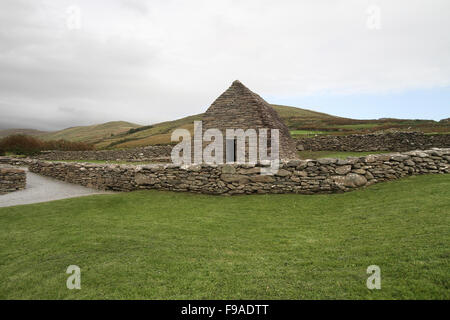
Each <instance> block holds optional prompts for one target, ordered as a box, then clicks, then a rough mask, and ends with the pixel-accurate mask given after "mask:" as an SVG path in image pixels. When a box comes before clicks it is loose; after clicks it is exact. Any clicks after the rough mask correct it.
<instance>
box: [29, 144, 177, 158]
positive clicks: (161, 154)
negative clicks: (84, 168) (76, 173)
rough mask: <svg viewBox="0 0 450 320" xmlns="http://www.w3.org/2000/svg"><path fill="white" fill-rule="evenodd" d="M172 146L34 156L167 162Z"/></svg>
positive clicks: (60, 152) (53, 152) (50, 153)
mask: <svg viewBox="0 0 450 320" xmlns="http://www.w3.org/2000/svg"><path fill="white" fill-rule="evenodd" d="M171 151H172V146H170V145H164V146H148V147H143V148H132V149H118V150H92V151H48V152H44V153H42V154H40V155H38V156H36V157H35V158H37V159H41V160H63V161H64V160H101V161H135V162H143V161H156V162H168V161H169V160H170V152H171Z"/></svg>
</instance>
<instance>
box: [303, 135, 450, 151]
mask: <svg viewBox="0 0 450 320" xmlns="http://www.w3.org/2000/svg"><path fill="white" fill-rule="evenodd" d="M296 141H297V149H298V150H310V151H321V150H330V151H399V152H402V151H410V150H427V149H431V148H449V147H450V134H436V135H425V134H423V133H421V132H394V133H381V134H375V133H374V134H352V135H346V136H318V137H313V138H299V139H296Z"/></svg>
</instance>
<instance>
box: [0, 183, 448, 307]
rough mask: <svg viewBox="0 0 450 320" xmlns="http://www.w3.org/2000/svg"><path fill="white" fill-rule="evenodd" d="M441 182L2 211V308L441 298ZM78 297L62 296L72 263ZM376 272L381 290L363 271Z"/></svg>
mask: <svg viewBox="0 0 450 320" xmlns="http://www.w3.org/2000/svg"><path fill="white" fill-rule="evenodd" d="M449 211H450V177H449V175H427V176H415V177H409V178H405V179H402V180H398V181H393V182H388V183H382V184H378V185H374V186H371V187H369V188H366V189H362V190H358V191H354V192H349V193H344V194H334V195H312V196H307V195H255V196H235V197H221V196H207V195H196V194H187V193H172V192H162V191H138V192H131V193H119V194H107V195H94V196H87V197H81V198H76V199H67V200H59V201H53V202H47V203H42V204H34V205H26V206H16V207H9V208H0V299H27V298H33V299H46V298H48V299H92V298H102V299H103V298H106V299H128V298H133V299H141V298H148V299H191V298H192V299H201V298H203V299H219V298H224V299H336V298H343V299H350V298H356V299H381V298H388V299H390V298H393V299H450V290H449V289H450V264H449V259H450V230H449V228H450V227H449V226H450V217H449V213H450V212H449ZM72 264H74V265H78V266H80V267H81V290H68V289H67V288H66V279H67V277H68V275H67V274H66V273H65V271H66V268H67V267H68V266H69V265H72ZM374 264H375V265H378V266H379V267H380V268H381V279H382V280H381V290H368V289H367V288H366V279H367V277H368V275H367V274H366V268H367V267H368V266H369V265H374Z"/></svg>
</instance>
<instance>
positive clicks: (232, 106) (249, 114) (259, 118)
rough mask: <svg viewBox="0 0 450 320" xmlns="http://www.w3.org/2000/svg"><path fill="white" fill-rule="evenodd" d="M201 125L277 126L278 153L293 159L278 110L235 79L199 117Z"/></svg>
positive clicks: (290, 145) (235, 126) (288, 139)
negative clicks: (278, 137)
mask: <svg viewBox="0 0 450 320" xmlns="http://www.w3.org/2000/svg"><path fill="white" fill-rule="evenodd" d="M203 128H204V129H205V130H206V129H210V128H217V129H220V130H224V129H228V128H229V129H244V130H247V129H256V130H257V129H261V128H267V129H279V131H280V156H281V157H282V158H295V157H296V149H295V142H294V141H293V140H292V138H291V136H290V133H289V129H288V128H287V127H286V125H285V124H284V123H283V121H282V120H281V119H280V117H279V116H278V113H277V112H276V111H275V110H274V109H273V108H272V106H271V105H270V104H268V103H267V102H266V101H265V100H264V99H263V98H261V97H260V96H259V95H258V94H256V93H254V92H252V91H251V90H250V89H248V88H247V87H246V86H244V85H243V84H242V83H241V82H240V81H239V80H236V81H234V82H233V83H232V84H231V86H230V87H229V88H228V89H227V90H226V91H225V92H224V93H222V94H221V95H220V96H219V97H218V98H217V99H216V100H215V101H214V102H213V104H212V105H211V106H210V107H209V108H208V110H207V111H206V112H205V114H204V116H203Z"/></svg>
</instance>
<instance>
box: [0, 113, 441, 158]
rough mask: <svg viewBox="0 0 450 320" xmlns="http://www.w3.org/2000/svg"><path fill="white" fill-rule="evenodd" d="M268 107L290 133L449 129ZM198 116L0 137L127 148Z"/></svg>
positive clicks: (166, 138)
mask: <svg viewBox="0 0 450 320" xmlns="http://www.w3.org/2000/svg"><path fill="white" fill-rule="evenodd" d="M272 107H273V108H274V109H275V111H277V112H278V114H279V115H280V117H281V119H282V120H283V121H284V122H285V123H286V125H287V126H288V128H289V129H290V130H291V135H292V136H293V137H305V136H308V135H317V134H333V135H341V134H354V133H358V134H359V133H369V132H377V131H383V130H387V129H394V130H408V131H411V130H413V131H421V132H426V133H450V124H449V122H448V119H443V120H441V121H440V122H436V121H433V120H411V119H392V118H384V119H378V120H356V119H350V118H342V117H337V116H334V115H330V114H326V113H322V112H316V111H313V110H308V109H302V108H296V107H290V106H281V105H272ZM202 116H203V114H196V115H192V116H189V117H185V118H181V119H178V120H173V121H166V122H161V123H156V124H153V125H146V126H140V125H138V124H135V123H130V122H125V121H113V122H107V123H103V124H98V125H91V126H79V127H72V128H67V129H64V130H59V131H55V132H43V131H38V130H32V129H8V130H0V137H2V136H5V135H9V134H14V133H24V134H31V135H35V136H38V137H39V138H41V139H44V140H58V139H64V140H69V141H83V142H88V143H93V144H94V145H95V147H96V148H98V149H105V148H107V149H109V148H131V147H140V146H148V145H155V144H168V143H171V141H170V138H171V134H172V131H173V130H175V129H177V128H182V129H188V130H189V131H191V133H192V132H193V129H194V121H196V120H201V119H202Z"/></svg>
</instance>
